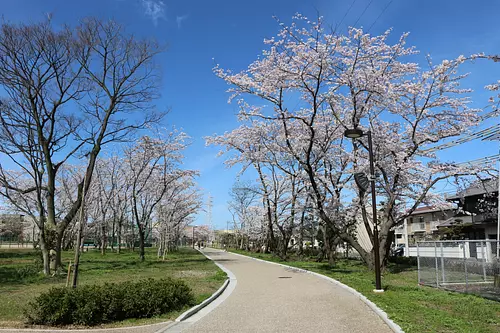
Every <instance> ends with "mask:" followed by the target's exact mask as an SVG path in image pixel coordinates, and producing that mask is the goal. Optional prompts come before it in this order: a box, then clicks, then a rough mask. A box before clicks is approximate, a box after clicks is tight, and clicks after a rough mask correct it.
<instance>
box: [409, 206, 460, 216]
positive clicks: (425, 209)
mask: <svg viewBox="0 0 500 333" xmlns="http://www.w3.org/2000/svg"><path fill="white" fill-rule="evenodd" d="M448 210H451V207H450V208H449V209H442V208H437V207H432V206H422V207H418V208H416V209H415V210H414V211H413V212H412V213H411V214H410V215H418V214H424V213H434V212H445V211H448Z"/></svg>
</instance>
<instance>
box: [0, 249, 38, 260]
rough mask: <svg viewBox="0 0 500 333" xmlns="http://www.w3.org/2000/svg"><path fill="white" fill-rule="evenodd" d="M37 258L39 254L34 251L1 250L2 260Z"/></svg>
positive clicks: (0, 257) (0, 256)
mask: <svg viewBox="0 0 500 333" xmlns="http://www.w3.org/2000/svg"><path fill="white" fill-rule="evenodd" d="M36 256H37V252H34V251H24V252H14V251H1V250H0V259H13V258H16V259H19V258H25V259H33V257H36Z"/></svg>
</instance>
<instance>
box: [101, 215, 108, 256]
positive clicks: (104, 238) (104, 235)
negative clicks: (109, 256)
mask: <svg viewBox="0 0 500 333" xmlns="http://www.w3.org/2000/svg"><path fill="white" fill-rule="evenodd" d="M101 235H102V236H101V244H102V246H101V255H105V254H106V246H107V244H106V243H107V242H106V238H107V235H106V225H105V224H104V221H103V222H102V226H101Z"/></svg>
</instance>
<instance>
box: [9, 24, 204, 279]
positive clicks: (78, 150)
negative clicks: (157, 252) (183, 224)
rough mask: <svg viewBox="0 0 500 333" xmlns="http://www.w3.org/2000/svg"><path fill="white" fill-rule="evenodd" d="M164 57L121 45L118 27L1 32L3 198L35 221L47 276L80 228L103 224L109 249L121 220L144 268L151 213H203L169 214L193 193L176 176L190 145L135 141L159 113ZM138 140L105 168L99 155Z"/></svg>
mask: <svg viewBox="0 0 500 333" xmlns="http://www.w3.org/2000/svg"><path fill="white" fill-rule="evenodd" d="M160 52H161V47H159V46H158V45H157V43H156V42H155V41H152V40H148V39H140V38H137V37H134V36H132V35H128V34H126V33H125V32H124V29H123V27H121V26H120V25H119V24H117V23H116V22H113V21H106V22H103V21H99V20H97V19H93V18H89V19H85V20H83V21H82V22H81V23H79V24H77V25H75V26H73V27H69V26H66V27H62V28H60V27H57V28H55V27H53V26H52V24H51V22H50V21H47V22H43V23H38V24H28V25H24V24H20V25H16V24H10V23H3V24H2V25H1V27H0V85H1V87H2V89H3V91H4V92H5V94H4V96H3V97H2V98H1V100H0V196H1V198H2V199H3V201H4V202H7V203H8V204H9V205H10V206H11V207H12V209H13V210H16V211H17V212H21V213H22V214H24V215H27V216H29V218H31V219H32V220H33V221H35V223H36V225H37V228H38V230H39V246H40V249H41V252H42V257H43V267H44V268H43V270H44V273H45V274H49V273H50V269H51V268H50V265H49V251H50V250H55V253H56V255H55V264H56V267H55V268H56V269H57V268H59V267H60V266H61V250H62V248H63V242H64V241H65V239H66V242H67V243H71V240H72V239H73V236H72V235H74V234H77V233H78V231H79V229H78V228H76V227H75V222H76V221H77V220H78V219H79V218H83V217H85V216H87V217H88V218H89V219H90V220H91V222H92V223H93V224H94V225H97V224H98V225H99V227H100V228H101V236H102V243H103V244H102V250H103V251H105V249H106V246H105V243H106V241H105V238H104V234H106V233H108V229H109V228H111V230H112V231H111V235H113V236H112V237H114V235H117V237H118V238H120V237H121V232H120V230H121V229H122V223H123V221H124V220H125V219H126V218H125V216H127V218H128V220H129V221H132V222H133V223H135V225H136V226H137V229H138V231H137V232H138V238H139V241H140V247H141V253H140V255H141V258H142V259H143V258H144V238H145V233H146V230H147V226H148V225H149V224H151V223H152V222H151V221H152V216H153V215H154V214H158V216H159V215H161V214H167V215H165V219H170V220H172V221H179V220H182V219H183V218H187V217H188V216H190V214H192V210H193V209H196V207H199V204H198V201H199V200H198V201H197V200H196V199H195V200H194V202H195V203H193V202H188V203H185V204H186V205H187V206H186V207H182V208H183V209H184V211H183V213H182V214H183V216H178V215H177V214H178V213H172V210H177V208H178V207H173V206H172V205H177V206H180V205H184V203H180V201H182V200H181V199H179V196H189V195H188V193H190V192H195V190H194V183H193V178H194V176H195V175H196V173H195V172H192V171H182V170H180V169H179V167H178V164H179V161H180V159H181V158H182V154H181V153H180V151H181V150H182V149H183V148H184V146H185V142H184V141H185V139H186V137H185V135H184V134H182V133H176V132H171V133H170V134H165V133H163V134H162V135H155V138H153V137H142V138H140V139H139V140H137V134H138V131H140V130H144V129H149V130H150V131H151V130H152V128H155V126H156V125H157V124H159V122H160V121H161V120H162V119H163V117H164V115H165V113H164V112H158V111H157V110H156V108H155V105H154V103H153V102H154V99H155V98H157V97H158V96H159V85H160V75H159V68H158V66H157V64H156V61H155V58H156V57H157V55H158V54H159V53H160ZM136 140H137V142H138V143H137V144H136V145H132V146H128V147H127V148H126V149H124V153H123V155H117V156H110V157H107V158H102V159H100V156H101V155H102V153H101V151H102V150H103V149H104V148H105V147H109V149H110V150H111V149H113V150H115V151H119V150H120V148H119V145H118V144H119V143H124V142H134V141H136ZM85 198H87V200H88V204H89V207H88V210H86V211H84V210H83V209H82V203H83V202H84V201H85ZM195 198H196V195H195ZM178 201H179V202H178ZM159 211H161V213H159ZM179 211H182V209H180V210H179ZM168 214H170V215H168ZM110 221H111V222H110ZM108 223H111V227H109V226H108ZM81 225H82V226H84V225H85V223H82V224H81ZM132 231H133V229H132ZM65 237H66V238H65ZM120 243H121V242H120V240H118V244H120Z"/></svg>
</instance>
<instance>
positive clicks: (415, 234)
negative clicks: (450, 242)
mask: <svg viewBox="0 0 500 333" xmlns="http://www.w3.org/2000/svg"><path fill="white" fill-rule="evenodd" d="M454 215H455V212H454V210H453V209H451V207H450V208H448V209H441V208H436V207H429V206H423V207H418V208H417V209H415V210H414V211H413V213H412V214H411V215H410V216H409V217H408V218H407V219H406V222H405V224H403V225H401V226H398V227H397V228H395V230H394V234H395V244H396V246H398V245H401V244H409V245H413V244H415V242H418V241H425V240H434V239H439V238H440V234H439V230H438V229H439V226H440V225H441V224H443V223H447V222H449V221H450V220H452V219H453V216H454ZM405 229H406V230H405ZM407 236H408V239H406V237H407Z"/></svg>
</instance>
